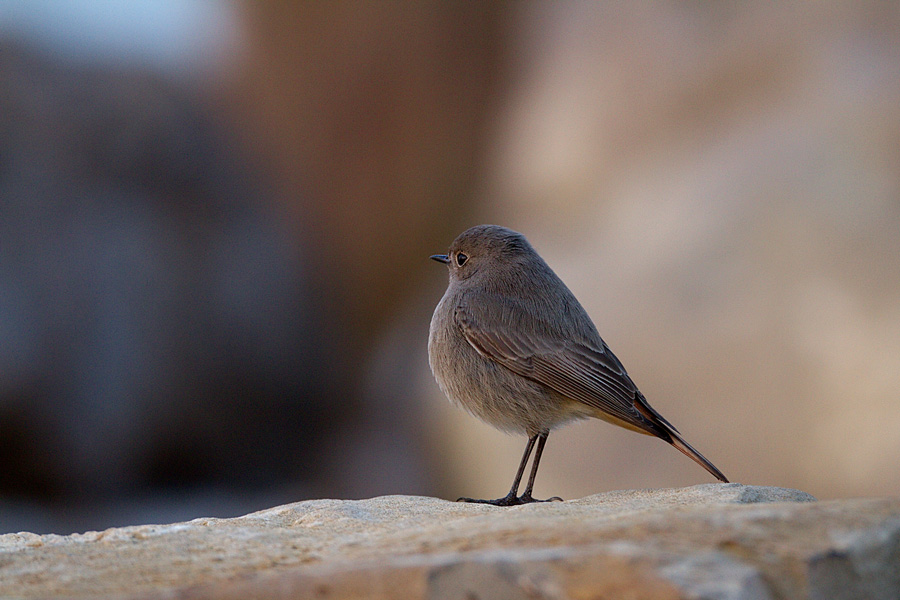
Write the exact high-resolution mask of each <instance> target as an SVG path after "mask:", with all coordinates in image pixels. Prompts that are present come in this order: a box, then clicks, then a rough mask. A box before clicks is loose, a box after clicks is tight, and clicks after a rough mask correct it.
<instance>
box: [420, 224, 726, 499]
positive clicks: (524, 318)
mask: <svg viewBox="0 0 900 600" xmlns="http://www.w3.org/2000/svg"><path fill="white" fill-rule="evenodd" d="M430 258H431V259H433V260H435V261H438V262H440V263H443V264H445V265H447V268H448V270H449V284H448V286H447V290H446V291H445V292H444V295H443V297H442V298H441V300H440V301H439V302H438V304H437V307H436V308H435V310H434V315H433V316H432V319H431V326H430V328H429V334H428V362H429V365H430V367H431V371H432V373H433V375H434V377H435V380H436V381H437V384H438V387H440V389H441V391H442V392H443V393H444V394H445V395H446V396H447V397H448V398H449V399H450V401H451V402H452V403H453V404H456V405H458V406H460V407H462V408H463V409H465V410H466V411H468V412H469V413H471V414H472V415H474V416H475V417H477V418H479V419H481V420H482V421H484V422H486V423H488V424H490V425H492V426H494V427H496V428H498V429H500V430H502V431H506V432H508V433H518V434H525V435H526V436H527V438H528V441H527V444H526V446H525V452H524V454H523V455H522V460H521V461H520V463H519V467H518V470H517V472H516V475H515V479H514V480H513V485H512V487H511V489H510V490H509V493H508V494H507V495H506V496H504V497H502V498H497V499H492V500H481V499H475V498H460V499H459V501H461V502H477V503H485V504H493V505H496V506H515V505H521V504H528V503H532V502H549V501H561V499H560V498H559V497H555V496H554V497H552V498H549V499H547V500H537V499H535V498H534V497H533V495H532V494H533V489H534V480H535V476H536V475H537V471H538V465H539V464H540V460H541V455H542V453H543V451H544V445H545V444H546V442H547V437H548V436H549V434H550V431H551V430H552V429H554V428H557V427H559V426H561V425H564V424H566V423H568V422H571V421H576V420H580V419H585V418H599V419H602V420H604V421H607V422H609V423H612V424H614V425H618V426H620V427H624V428H626V429H629V430H631V431H635V432H637V433H641V434H645V435H650V436H655V437H658V438H660V439H662V440H663V441H665V442H668V443H669V444H671V445H672V446H674V447H675V448H676V449H678V450H679V451H681V452H682V453H683V454H685V455H686V456H687V457H688V458H690V459H691V460H693V461H694V462H696V463H697V464H699V465H700V466H701V467H703V468H704V469H706V470H707V471H708V472H709V473H710V474H712V475H713V476H714V477H715V478H716V479H718V480H719V481H721V482H723V483H728V479H727V478H726V477H725V475H724V474H722V472H721V471H720V470H719V469H718V468H716V467H715V466H714V465H713V464H712V463H711V462H710V461H709V460H708V459H707V458H706V457H704V456H703V455H702V454H700V452H698V451H697V450H695V449H694V448H693V447H692V446H691V445H690V444H688V442H687V441H685V439H684V438H683V437H682V435H681V433H679V431H678V430H677V429H676V428H675V427H674V426H673V425H672V424H671V423H670V422H669V421H667V420H666V419H665V418H663V416H662V415H661V414H659V412H657V411H656V410H655V409H654V408H653V407H651V406H650V404H649V403H648V402H647V399H646V398H645V397H644V395H643V394H642V393H641V392H640V390H638V388H637V386H636V385H635V384H634V382H633V381H632V379H631V377H630V376H629V375H628V373H627V372H626V370H625V367H624V366H623V365H622V363H621V362H620V361H619V359H618V358H617V357H616V356H615V354H613V353H612V351H611V350H610V349H609V346H607V345H606V342H604V341H603V339H602V338H601V337H600V334H599V333H598V332H597V328H596V326H595V325H594V323H593V321H592V320H591V318H590V317H589V316H588V314H587V312H586V311H585V310H584V308H583V307H582V306H581V304H580V303H579V302H578V300H577V299H576V298H575V296H574V294H572V292H571V291H570V290H569V288H568V287H567V286H566V285H565V283H563V281H562V280H561V279H560V278H559V277H558V276H557V275H556V273H554V272H553V270H552V269H551V268H550V266H549V265H548V264H547V263H546V262H545V261H544V259H543V258H541V256H540V255H539V254H538V253H537V251H536V250H535V249H534V248H533V247H532V245H531V244H530V243H529V242H528V240H527V239H526V238H525V236H524V235H522V234H521V233H518V232H516V231H513V230H511V229H508V228H506V227H502V226H499V225H478V226H475V227H472V228H470V229H467V230H466V231H464V232H463V233H461V234H460V235H459V236H458V237H457V238H456V239H455V240H454V241H453V243H452V244H451V245H450V248H449V251H448V253H447V254H435V255H433V256H431V257H430ZM532 452H534V460H533V461H532V466H531V473H530V475H529V478H528V482H527V484H526V487H525V490H524V492H523V493H522V495H519V493H518V490H519V486H520V484H521V480H522V476H523V474H524V472H525V467H526V465H527V463H528V459H529V457H530V456H531V454H532Z"/></svg>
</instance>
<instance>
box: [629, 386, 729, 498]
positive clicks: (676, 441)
mask: <svg viewBox="0 0 900 600" xmlns="http://www.w3.org/2000/svg"><path fill="white" fill-rule="evenodd" d="M642 400H643V402H642ZM634 404H635V408H637V409H638V411H640V413H641V414H642V415H643V416H644V417H645V418H646V419H647V420H649V421H651V422H652V423H653V424H654V425H656V426H657V427H658V428H659V429H661V430H662V432H663V433H664V434H666V435H662V436H659V437H661V438H662V439H664V440H666V441H667V442H669V443H670V444H672V445H673V446H675V448H677V449H678V451H679V452H681V453H682V454H684V455H685V456H687V457H688V458H690V459H691V460H692V461H694V462H695V463H697V464H698V465H700V466H701V467H703V468H704V469H706V470H707V471H709V472H710V474H711V475H712V476H713V477H715V478H716V479H718V480H719V481H721V482H722V483H728V478H727V477H725V475H724V474H723V473H722V471H720V470H719V469H717V468H716V465H714V464H712V463H711V462H709V459H707V458H706V457H705V456H703V455H702V454H700V453H699V452H697V451H696V450H695V449H694V447H693V446H691V445H690V444H688V443H687V442H686V441H685V439H684V438H683V437H681V434H680V433H678V430H677V429H675V426H674V425H672V424H671V423H669V422H668V421H666V420H665V419H664V418H663V417H662V415H660V414H659V413H658V412H656V411H655V410H653V408H651V407H650V405H649V404H647V401H646V400H644V399H643V397H642V396H641V397H639V398H638V400H637V401H636V402H635V403H634ZM657 435H658V434H657Z"/></svg>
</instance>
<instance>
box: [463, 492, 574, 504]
mask: <svg viewBox="0 0 900 600" xmlns="http://www.w3.org/2000/svg"><path fill="white" fill-rule="evenodd" d="M562 501H563V499H562V498H560V497H559V496H553V497H552V498H547V499H546V500H538V499H537V498H532V497H531V494H529V493H525V494H522V495H521V496H516V495H515V494H513V493H510V494H507V495H506V496H504V497H502V498H496V499H494V500H479V499H478V498H459V499H458V500H457V502H473V503H475V504H491V505H493V506H519V505H520V504H532V503H534V502H562Z"/></svg>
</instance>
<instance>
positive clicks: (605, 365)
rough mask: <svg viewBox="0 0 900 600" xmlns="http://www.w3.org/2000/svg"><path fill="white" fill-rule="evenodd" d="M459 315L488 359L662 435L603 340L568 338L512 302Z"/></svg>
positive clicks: (472, 305) (477, 306)
mask: <svg viewBox="0 0 900 600" xmlns="http://www.w3.org/2000/svg"><path fill="white" fill-rule="evenodd" d="M491 307H493V308H491ZM498 307H499V308H498ZM489 313H490V314H489ZM455 316H456V322H457V323H458V325H459V327H460V329H461V330H462V333H463V335H464V336H465V338H466V340H467V341H468V342H469V344H470V345H471V346H472V347H473V348H475V350H477V351H478V352H479V353H480V354H481V355H482V356H484V357H486V358H488V359H490V360H492V361H494V362H496V363H498V364H500V365H503V366H504V367H506V368H507V369H509V370H511V371H513V372H514V373H517V374H519V375H521V376H522V377H526V378H528V379H531V380H532V381H536V382H538V383H541V384H543V385H545V386H547V387H549V388H551V389H553V390H555V391H556V392H557V393H559V394H561V395H563V396H565V397H567V398H571V399H573V400H576V401H578V402H582V403H584V404H586V405H587V406H591V407H593V408H596V409H598V410H600V411H603V412H605V413H607V414H608V415H610V416H612V417H615V418H616V419H619V420H621V421H624V422H625V423H628V424H629V425H631V426H633V427H635V428H638V429H640V430H643V431H646V432H648V433H653V434H656V435H659V433H658V431H657V430H658V425H657V424H656V423H654V422H653V421H652V420H651V419H648V418H647V416H645V414H644V411H641V410H638V407H637V406H636V404H640V405H641V408H643V407H644V406H643V405H644V404H645V403H644V401H643V396H641V394H640V392H639V391H638V389H637V387H636V386H635V385H634V382H632V381H631V378H630V377H629V376H628V374H627V373H626V372H625V369H624V367H623V366H622V363H620V362H619V360H618V359H617V358H616V357H615V355H614V354H613V353H612V352H611V351H610V349H609V348H608V347H607V346H606V344H605V343H604V342H603V340H602V339H600V337H599V336H595V337H596V340H595V341H590V340H589V339H572V338H571V336H570V337H566V335H565V334H564V333H563V332H561V331H559V330H558V329H557V328H554V327H553V326H552V325H551V324H550V323H547V322H541V321H539V320H538V319H537V318H536V317H534V316H533V314H532V311H528V310H525V309H524V308H523V307H522V306H521V305H520V304H517V303H516V302H515V301H512V300H509V299H505V301H497V302H473V301H472V299H469V301H467V302H466V301H464V302H462V303H460V305H459V306H458V307H457V309H456V315H455ZM513 323H514V324H515V327H513V326H511V324H513ZM592 337H594V336H592Z"/></svg>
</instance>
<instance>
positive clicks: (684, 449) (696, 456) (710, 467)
mask: <svg viewBox="0 0 900 600" xmlns="http://www.w3.org/2000/svg"><path fill="white" fill-rule="evenodd" d="M667 433H668V434H669V436H671V438H672V439H671V440H670V442H669V443H670V444H672V445H673V446H675V447H676V448H677V449H678V450H679V451H680V452H681V453H682V454H684V455H685V456H687V457H688V458H690V459H691V460H692V461H694V462H695V463H697V464H698V465H700V466H701V467H703V468H704V469H706V470H707V471H709V472H710V473H711V474H712V476H713V477H715V478H716V479H718V480H719V481H721V482H722V483H728V478H727V477H725V475H723V474H722V471H720V470H719V469H717V468H716V465H714V464H712V463H711V462H709V460H708V459H707V458H706V457H705V456H703V455H702V454H700V453H699V452H697V451H696V450H694V447H693V446H691V445H690V444H688V443H687V442H686V441H684V438H683V437H681V434H679V433H678V432H677V431H675V430H674V429H673V430H671V431H668V432H667Z"/></svg>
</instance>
